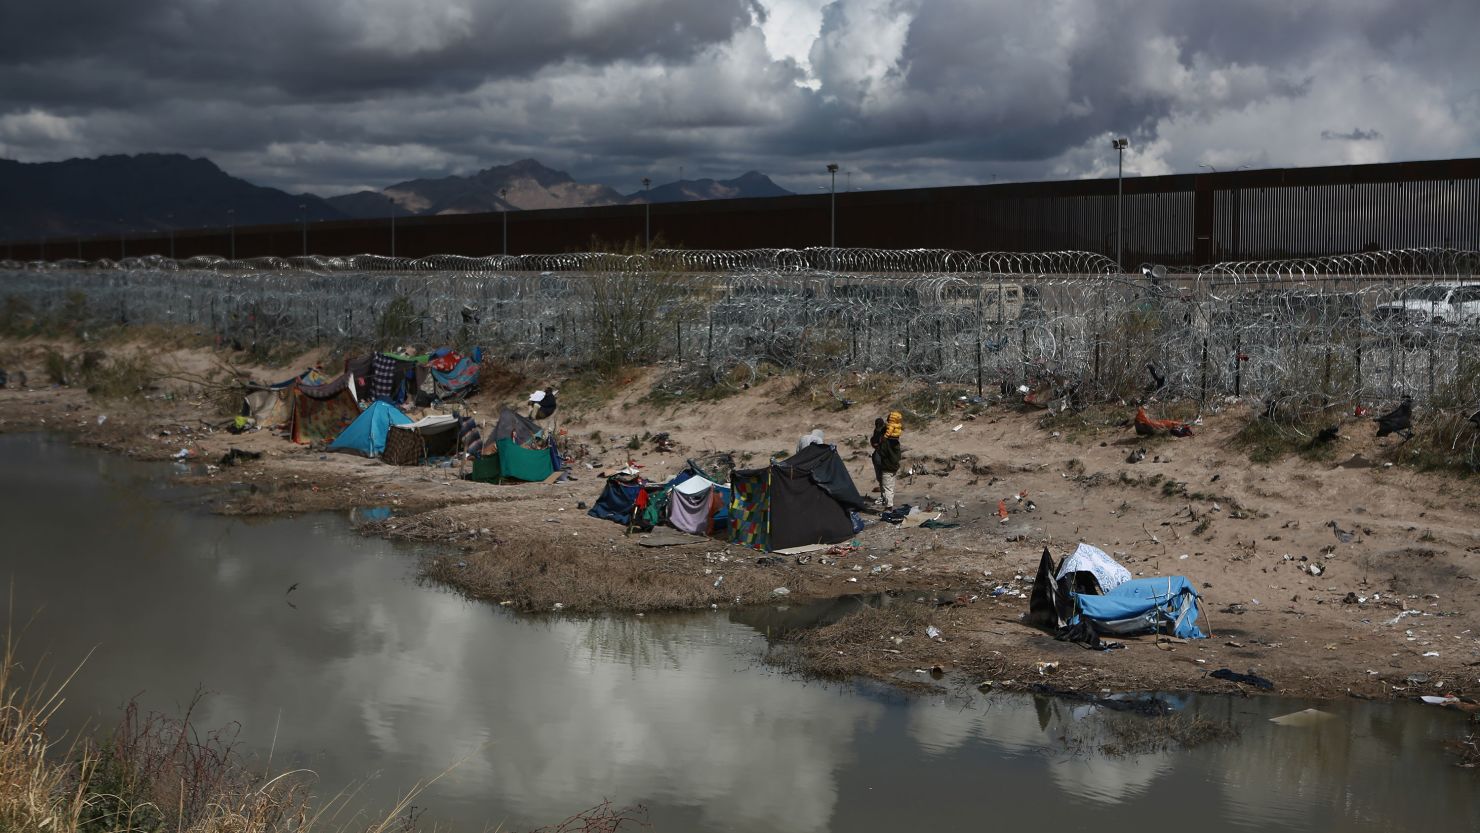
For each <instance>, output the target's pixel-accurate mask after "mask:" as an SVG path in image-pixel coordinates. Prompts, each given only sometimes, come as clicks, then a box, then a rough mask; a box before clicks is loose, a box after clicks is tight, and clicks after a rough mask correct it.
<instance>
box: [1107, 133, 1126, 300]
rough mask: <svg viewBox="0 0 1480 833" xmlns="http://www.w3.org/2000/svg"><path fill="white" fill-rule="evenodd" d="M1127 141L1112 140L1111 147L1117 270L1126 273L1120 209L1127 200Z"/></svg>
mask: <svg viewBox="0 0 1480 833" xmlns="http://www.w3.org/2000/svg"><path fill="white" fill-rule="evenodd" d="M1127 144H1128V142H1126V140H1125V139H1111V140H1110V147H1113V148H1115V154H1116V161H1115V268H1116V269H1117V270H1120V271H1125V266H1124V265H1123V264H1122V261H1121V259H1120V208H1121V203H1122V202H1123V201H1124V199H1125V146H1126V145H1127Z"/></svg>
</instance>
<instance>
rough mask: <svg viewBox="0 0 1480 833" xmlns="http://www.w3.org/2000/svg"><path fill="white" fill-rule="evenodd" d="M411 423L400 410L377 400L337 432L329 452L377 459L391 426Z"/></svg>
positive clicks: (409, 418)
mask: <svg viewBox="0 0 1480 833" xmlns="http://www.w3.org/2000/svg"><path fill="white" fill-rule="evenodd" d="M411 422H412V420H411V417H409V416H406V415H405V414H403V413H401V409H400V408H397V407H396V406H395V405H392V404H391V403H389V402H386V401H384V400H380V399H377V400H376V401H374V402H371V403H370V407H368V408H366V409H365V410H364V412H362V413H361V414H360V415H359V416H358V417H356V418H355V421H354V422H351V423H350V424H349V425H347V426H345V428H344V430H343V431H340V432H339V436H337V437H335V438H334V442H332V443H330V444H329V450H330V451H347V452H349V453H351V454H363V455H365V456H366V457H379V456H380V454H381V452H383V451H385V435H386V432H387V431H390V430H391V426H392V425H410V424H411Z"/></svg>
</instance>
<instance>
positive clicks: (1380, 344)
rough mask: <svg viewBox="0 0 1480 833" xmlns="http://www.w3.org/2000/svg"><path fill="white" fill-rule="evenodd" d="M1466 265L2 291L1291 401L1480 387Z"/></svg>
mask: <svg viewBox="0 0 1480 833" xmlns="http://www.w3.org/2000/svg"><path fill="white" fill-rule="evenodd" d="M1477 269H1480V252H1473V251H1460V250H1452V249H1407V250H1395V251H1376V252H1360V253H1353V254H1348V255H1336V256H1329V257H1321V258H1296V259H1290V260H1278V261H1250V262H1228V263H1219V264H1215V265H1212V266H1207V267H1202V268H1197V269H1177V270H1172V271H1170V272H1168V271H1167V270H1163V269H1152V268H1150V267H1149V265H1148V267H1146V268H1143V269H1142V270H1141V271H1140V273H1136V274H1122V273H1121V272H1120V271H1119V270H1118V269H1117V268H1116V267H1115V265H1114V263H1113V262H1112V261H1110V260H1109V259H1108V258H1105V257H1104V256H1102V255H1098V254H1094V253H1090V252H1078V251H1068V252H1040V253H1010V252H1001V253H991V252H989V253H971V252H960V251H947V250H881V249H829V248H817V249H800V250H797V249H750V250H742V251H696V250H656V251H652V252H649V253H643V254H618V253H575V254H557V255H519V256H493V257H482V258H477V257H465V256H460V255H438V256H433V257H426V258H418V259H406V258H390V257H382V256H378V255H359V256H354V257H315V256H309V257H296V258H260V259H253V260H242V261H228V260H225V259H222V258H215V257H196V258H191V259H189V260H184V261H178V262H176V261H171V260H168V259H164V258H158V257H146V258H138V259H127V260H124V261H121V262H117V261H106V260H104V261H96V262H83V261H66V260H64V261H53V262H46V263H15V262H5V263H0V303H3V304H4V310H5V315H6V316H7V317H8V318H9V319H14V318H15V317H16V316H17V315H21V316H26V315H29V316H32V317H34V318H36V319H44V318H47V317H48V316H49V317H51V318H55V317H56V316H57V315H59V314H62V313H63V311H64V310H68V309H70V310H73V311H74V312H75V310H76V309H78V308H79V305H81V307H85V309H86V310H87V311H88V315H89V316H90V317H93V318H95V319H98V320H99V321H100V323H113V324H124V325H129V324H142V323H150V324H164V325H177V326H185V327H189V328H194V329H197V330H199V331H202V332H205V333H209V334H211V335H212V336H214V337H215V338H217V339H219V340H220V341H222V342H223V343H231V344H236V345H248V344H262V343H268V342H283V341H286V342H294V343H300V344H323V345H329V346H337V347H346V348H347V347H350V346H362V345H365V344H367V343H371V342H375V341H376V340H377V339H382V340H383V337H384V336H386V333H385V331H384V330H385V327H384V323H385V321H386V317H387V315H388V313H390V312H393V311H396V310H399V311H401V312H403V313H405V314H406V315H407V321H406V323H407V324H408V325H409V327H406V328H402V329H401V330H399V331H397V333H396V336H398V337H399V338H401V339H402V340H403V341H407V342H413V343H416V344H419V345H421V346H437V345H441V344H456V345H459V346H472V345H479V346H482V347H483V348H484V350H485V351H486V352H488V353H489V354H491V355H492V356H493V357H495V360H496V361H505V362H550V361H555V362H562V363H565V364H567V365H570V366H592V365H594V366H598V367H601V366H608V367H613V366H617V365H623V364H660V365H665V366H667V368H668V379H667V381H666V382H665V384H668V385H670V386H672V387H674V388H675V389H684V388H689V387H701V386H705V385H714V384H723V385H732V386H744V385H747V384H749V383H751V382H753V381H754V380H755V379H756V378H757V377H758V376H760V375H762V374H764V373H766V372H767V371H769V370H771V369H777V370H785V371H792V372H800V373H802V374H804V375H805V376H806V377H808V378H810V379H812V380H814V381H815V383H816V384H818V385H820V386H825V387H826V389H827V390H828V391H829V392H830V393H831V395H833V396H835V397H837V398H838V399H839V400H846V399H847V398H848V391H849V390H850V389H852V388H855V387H857V386H859V385H860V384H867V383H868V382H869V381H870V380H873V381H875V382H877V381H878V380H889V381H887V382H884V384H886V385H894V386H896V387H895V389H894V390H893V391H892V393H895V394H902V392H903V391H905V390H906V389H907V388H908V389H909V390H910V391H911V392H912V395H911V398H910V400H909V401H910V407H912V408H915V409H917V410H918V411H920V412H926V413H928V412H932V411H939V410H940V409H942V408H945V407H948V404H947V402H948V399H950V398H954V397H959V396H962V395H965V396H971V395H990V394H992V393H995V392H998V391H1003V390H1010V389H1013V388H1016V387H1018V386H1020V385H1027V386H1029V387H1030V388H1034V389H1037V388H1040V387H1043V386H1049V387H1056V388H1057V389H1058V390H1059V391H1060V392H1061V393H1063V396H1062V397H1061V401H1063V402H1069V401H1076V400H1077V401H1082V402H1089V401H1095V400H1100V401H1104V400H1112V401H1113V400H1117V399H1136V398H1138V397H1140V396H1144V395H1146V394H1147V392H1148V391H1150V390H1153V389H1155V388H1156V387H1157V384H1156V383H1155V382H1154V381H1153V380H1154V379H1156V378H1158V377H1159V378H1160V379H1162V380H1163V381H1162V383H1161V386H1160V388H1159V390H1155V393H1156V396H1157V397H1158V398H1159V399H1162V400H1171V399H1176V400H1184V401H1195V402H1197V403H1199V405H1200V406H1205V405H1207V404H1209V403H1217V402H1220V401H1223V400H1225V399H1226V398H1227V397H1238V398H1248V397H1257V398H1259V399H1261V400H1264V401H1265V402H1266V403H1271V404H1270V407H1269V409H1268V410H1269V412H1270V413H1271V414H1280V413H1284V414H1300V413H1308V412H1310V411H1313V410H1318V409H1321V408H1330V407H1332V406H1333V405H1341V406H1343V407H1349V406H1350V405H1352V404H1353V403H1356V404H1362V403H1366V404H1369V405H1381V404H1383V403H1387V402H1392V401H1395V400H1396V399H1397V398H1399V397H1401V396H1404V395H1409V396H1412V397H1413V398H1414V400H1415V401H1416V402H1418V403H1421V404H1422V405H1424V406H1427V407H1431V408H1435V409H1449V410H1453V411H1456V412H1458V411H1461V410H1467V409H1468V410H1473V409H1474V408H1475V407H1476V406H1480V285H1476V286H1470V284H1475V283H1480V282H1477V279H1476V271H1477ZM69 303H70V304H71V305H72V306H71V307H68V306H67V305H68V304H69ZM393 305H399V306H396V307H393ZM1148 366H1149V368H1154V369H1155V373H1153V372H1152V371H1151V370H1150V369H1148ZM1290 421H1291V422H1295V421H1296V420H1294V418H1293V417H1291V418H1290Z"/></svg>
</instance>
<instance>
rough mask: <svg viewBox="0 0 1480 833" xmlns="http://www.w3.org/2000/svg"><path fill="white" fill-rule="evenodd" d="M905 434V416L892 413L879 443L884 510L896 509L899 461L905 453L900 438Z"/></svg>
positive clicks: (896, 412)
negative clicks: (895, 489) (901, 448)
mask: <svg viewBox="0 0 1480 833" xmlns="http://www.w3.org/2000/svg"><path fill="white" fill-rule="evenodd" d="M903 434H904V415H903V414H901V413H900V412H899V411H890V412H889V418H888V419H887V420H885V422H884V436H883V439H881V440H880V441H879V452H878V455H879V491H880V492H881V493H882V497H883V502H884V510H885V511H888V510H890V509H893V508H894V484H895V481H896V479H897V476H898V474H899V461H900V457H901V456H903V452H902V451H901V450H900V447H899V438H900V436H901V435H903Z"/></svg>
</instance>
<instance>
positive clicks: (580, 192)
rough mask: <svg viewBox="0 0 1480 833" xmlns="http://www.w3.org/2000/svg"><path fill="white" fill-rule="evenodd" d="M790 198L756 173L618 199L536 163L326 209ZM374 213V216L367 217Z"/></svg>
mask: <svg viewBox="0 0 1480 833" xmlns="http://www.w3.org/2000/svg"><path fill="white" fill-rule="evenodd" d="M790 193H791V192H790V191H788V190H786V189H785V188H782V187H781V186H779V185H777V184H776V183H774V182H772V181H771V179H770V177H767V176H766V175H765V174H763V173H761V172H759V171H747V172H746V173H744V174H742V175H741V176H738V177H736V178H734V179H725V180H714V179H685V180H682V181H680V182H670V183H667V184H664V185H659V186H657V187H655V188H651V189H649V190H648V191H646V192H644V191H641V190H639V191H635V192H633V193H631V194H625V195H624V194H622V193H620V192H618V191H617V190H615V189H613V188H610V187H608V186H606V185H600V184H597V183H582V182H577V181H576V180H575V179H574V178H573V177H572V176H571V175H570V174H568V173H566V172H565V171H557V170H555V169H553V168H549V167H546V166H545V165H543V164H541V163H540V162H538V161H536V160H534V159H521V160H519V161H518V162H514V163H512V164H509V165H497V166H494V167H492V168H486V169H484V170H481V171H479V172H478V173H476V174H473V175H472V176H444V177H440V178H437V179H413V180H409V181H407V182H400V183H397V184H395V185H392V186H390V187H388V188H385V189H384V190H382V191H379V192H376V191H362V192H360V193H357V194H347V195H345V196H342V197H330V198H329V204H330V205H333V206H334V207H336V208H338V209H339V210H341V211H343V212H345V213H346V214H350V215H352V216H356V217H384V216H388V212H389V211H390V210H391V208H390V207H391V206H396V207H397V208H399V209H401V210H402V211H405V212H407V213H411V214H423V215H426V214H475V213H479V212H485V211H521V210H523V211H530V210H535V209H540V208H581V207H585V206H595V205H640V204H642V203H644V202H647V203H665V202H685V201H689V200H722V199H735V198H740V197H782V196H786V195H788V194H790ZM370 212H376V213H370Z"/></svg>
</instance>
